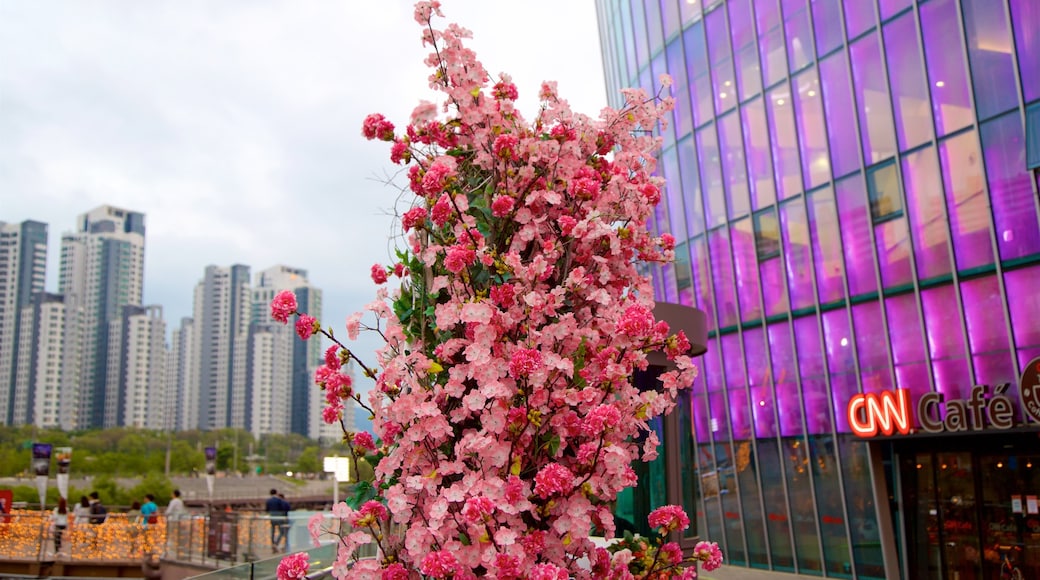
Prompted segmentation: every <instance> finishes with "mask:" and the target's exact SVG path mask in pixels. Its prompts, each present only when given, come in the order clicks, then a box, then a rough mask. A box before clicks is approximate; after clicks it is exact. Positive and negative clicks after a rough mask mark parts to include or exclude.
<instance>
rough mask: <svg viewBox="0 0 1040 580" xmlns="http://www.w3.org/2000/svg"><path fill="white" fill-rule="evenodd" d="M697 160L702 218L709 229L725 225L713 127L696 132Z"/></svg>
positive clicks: (722, 194)
mask: <svg viewBox="0 0 1040 580" xmlns="http://www.w3.org/2000/svg"><path fill="white" fill-rule="evenodd" d="M697 159H698V160H699V161H700V168H701V174H700V177H701V187H702V188H703V192H704V216H705V218H706V220H705V221H706V224H707V226H708V227H709V228H713V227H715V226H719V225H722V224H724V223H726V204H725V201H724V195H725V194H724V190H723V187H722V171H721V170H720V169H721V163H720V162H719V146H718V143H717V142H716V141H715V127H714V126H709V127H705V128H704V129H701V130H700V131H697Z"/></svg>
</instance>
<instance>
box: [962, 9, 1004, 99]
mask: <svg viewBox="0 0 1040 580" xmlns="http://www.w3.org/2000/svg"><path fill="white" fill-rule="evenodd" d="M961 9H962V10H963V11H964V29H965V31H966V32H967V42H968V62H970V63H971V82H972V85H974V86H975V107H976V108H977V109H978V114H979V118H980V119H986V118H989V117H992V116H994V115H996V114H998V113H1002V112H1004V111H1006V110H1008V109H1010V108H1012V107H1015V106H1017V105H1018V91H1017V89H1016V88H1015V68H1014V62H1013V59H1014V53H1013V52H1012V51H1013V49H1014V46H1013V45H1012V42H1011V31H1009V30H1008V24H1007V11H1006V10H1005V9H1004V3H1003V2H992V1H991V0H961Z"/></svg>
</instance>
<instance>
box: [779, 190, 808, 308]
mask: <svg viewBox="0 0 1040 580" xmlns="http://www.w3.org/2000/svg"><path fill="white" fill-rule="evenodd" d="M780 232H781V235H782V237H783V241H784V250H783V252H784V263H785V264H786V265H787V283H788V287H789V288H790V290H789V292H790V295H791V308H792V309H794V310H797V309H799V308H806V307H809V306H812V305H813V303H814V301H815V298H814V296H813V287H812V271H811V270H812V259H811V257H810V255H809V224H808V223H807V222H806V217H805V206H804V205H803V202H802V200H800V199H796V200H792V201H790V202H788V203H785V204H783V205H781V206H780Z"/></svg>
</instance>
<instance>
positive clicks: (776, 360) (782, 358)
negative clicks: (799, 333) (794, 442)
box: [767, 320, 803, 437]
mask: <svg viewBox="0 0 1040 580" xmlns="http://www.w3.org/2000/svg"><path fill="white" fill-rule="evenodd" d="M767 333H768V335H769V354H770V359H771V361H772V363H773V382H774V383H775V385H776V401H777V410H778V413H779V418H780V436H781V437H793V436H798V435H801V434H802V432H803V429H802V398H801V397H800V396H799V394H798V369H797V367H796V365H795V359H794V348H793V345H792V344H791V325H790V324H789V323H788V322H787V321H786V320H785V321H783V322H780V323H777V324H770V325H769V328H768V330H767Z"/></svg>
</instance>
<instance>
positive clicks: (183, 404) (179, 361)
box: [161, 317, 199, 431]
mask: <svg viewBox="0 0 1040 580" xmlns="http://www.w3.org/2000/svg"><path fill="white" fill-rule="evenodd" d="M194 343H195V321H194V320H193V319H192V318H189V317H184V318H181V324H180V326H179V327H178V328H175V329H174V330H173V332H172V333H171V339H170V348H169V350H168V351H167V353H166V396H165V398H166V403H165V405H166V407H165V408H166V409H168V415H167V416H166V417H165V420H164V422H163V425H162V427H161V428H162V429H166V430H171V431H180V430H187V429H195V428H197V427H198V425H199V389H198V383H197V382H196V381H197V380H198V378H199V377H198V372H196V365H195V359H194V358H193V357H194V356H195V354H196V353H195V347H194Z"/></svg>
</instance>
